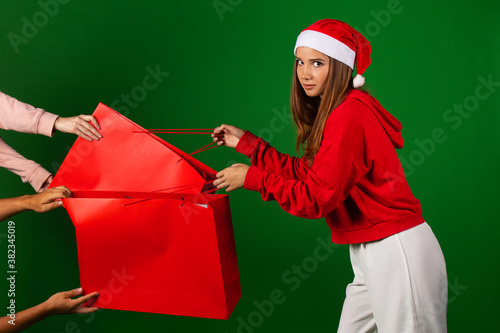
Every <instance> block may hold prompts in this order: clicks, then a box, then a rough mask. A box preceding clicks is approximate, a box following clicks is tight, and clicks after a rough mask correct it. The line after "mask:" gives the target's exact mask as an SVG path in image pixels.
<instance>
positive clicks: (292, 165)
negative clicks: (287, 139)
mask: <svg viewBox="0 0 500 333" xmlns="http://www.w3.org/2000/svg"><path fill="white" fill-rule="evenodd" d="M236 151H237V152H239V153H242V154H243V155H246V156H248V157H250V159H251V163H252V165H253V166H256V167H257V168H259V169H262V170H266V171H270V172H273V173H276V174H279V175H281V176H283V177H285V178H290V179H297V180H304V179H305V178H306V177H307V173H308V171H309V169H310V168H309V163H308V162H307V160H306V159H305V158H299V157H293V156H290V155H288V154H282V153H280V152H278V151H277V150H276V149H275V148H274V147H272V146H271V145H269V143H267V142H266V141H264V140H263V139H262V138H259V137H257V136H255V135H254V134H252V133H251V132H249V131H246V132H245V134H243V135H242V136H241V138H240V141H239V142H238V145H237V146H236Z"/></svg>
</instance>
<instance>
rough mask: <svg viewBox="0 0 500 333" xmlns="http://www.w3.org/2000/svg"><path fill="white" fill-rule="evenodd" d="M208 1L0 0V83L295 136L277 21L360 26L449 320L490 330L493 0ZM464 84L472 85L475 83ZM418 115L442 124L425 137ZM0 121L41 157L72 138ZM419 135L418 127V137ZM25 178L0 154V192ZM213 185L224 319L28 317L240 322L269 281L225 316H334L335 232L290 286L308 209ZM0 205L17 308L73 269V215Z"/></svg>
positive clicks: (224, 151) (319, 325) (226, 158)
mask: <svg viewBox="0 0 500 333" xmlns="http://www.w3.org/2000/svg"><path fill="white" fill-rule="evenodd" d="M47 2H51V1H47ZM42 3H43V0H42ZM218 3H219V4H225V6H226V7H225V8H223V9H219V12H218V10H217V9H216V6H215V5H214V1H213V0H206V1H158V0H155V1H152V0H150V1H143V2H139V1H129V0H120V1H117V0H114V1H69V2H68V1H66V3H65V4H61V5H60V6H59V9H58V12H57V13H56V14H55V15H53V17H48V20H47V22H43V14H40V13H39V12H40V11H43V9H42V6H41V4H40V3H38V2H37V1H14V0H3V1H0V17H1V19H0V90H1V91H3V92H5V93H7V94H9V95H11V96H15V97H16V98H17V99H19V100H21V101H24V102H26V103H30V104H32V105H34V106H37V107H40V108H44V109H45V110H47V111H50V112H53V113H56V114H59V115H61V116H73V115H77V114H90V113H92V112H93V110H94V109H95V107H96V106H97V104H98V103H99V102H103V103H105V104H108V105H111V104H112V103H113V102H114V101H115V100H117V99H118V102H115V106H116V107H117V108H120V110H121V111H125V113H126V114H127V116H128V117H129V118H130V119H132V120H133V121H135V122H137V123H138V124H140V125H142V126H143V127H145V128H157V127H168V128H177V127H179V128H200V127H201V128H205V127H215V126H217V125H219V124H221V123H229V124H233V125H236V126H239V127H242V128H244V129H249V130H251V131H253V132H254V133H256V134H260V135H262V136H264V137H265V139H267V140H268V141H269V142H270V143H271V144H272V145H273V146H275V147H277V148H278V150H280V151H282V152H286V153H291V154H295V151H294V145H295V136H294V133H295V132H294V128H293V125H292V123H291V121H290V117H289V116H288V114H289V103H288V99H289V90H290V82H291V73H292V65H293V61H294V57H293V53H292V51H293V46H294V43H295V38H296V37H297V35H298V33H299V32H300V31H301V30H302V29H304V28H305V27H307V26H308V25H309V24H311V23H313V22H314V21H316V20H318V19H321V18H326V17H331V18H336V19H340V20H343V21H346V22H348V23H349V24H350V25H352V26H353V27H356V28H358V29H359V30H360V31H361V32H362V33H364V34H365V36H366V37H367V38H368V39H369V40H370V41H371V43H372V65H371V66H370V67H369V68H368V70H367V71H366V73H365V77H366V80H367V84H366V87H367V88H368V90H369V91H370V92H372V93H373V94H374V96H375V97H376V98H377V99H379V101H380V102H381V103H382V105H384V106H385V107H386V108H387V109H388V110H389V111H390V112H391V113H393V114H394V115H395V116H396V117H397V118H398V119H400V120H401V122H402V123H403V126H404V128H403V135H404V138H405V140H406V144H405V147H404V148H403V149H402V150H400V151H399V152H398V154H399V156H400V158H401V160H402V161H406V164H407V166H406V167H405V171H406V173H407V178H408V182H409V183H410V186H411V188H412V190H413V192H414V194H415V196H416V197H417V198H418V199H420V201H421V203H422V207H423V210H424V217H425V219H426V220H427V221H428V223H429V224H430V225H431V227H432V228H433V230H434V232H435V234H436V236H437V237H438V239H439V241H440V244H441V246H442V249H443V252H444V255H445V257H446V262H447V270H448V277H449V283H450V290H449V298H450V303H449V310H448V326H449V331H450V332H493V331H496V329H497V326H498V325H497V324H496V321H495V318H496V317H497V310H498V299H499V297H500V292H499V288H497V286H496V282H495V281H497V280H498V274H499V273H500V264H499V260H498V254H499V250H498V248H497V246H496V245H497V244H496V243H497V241H498V235H499V230H500V229H499V227H498V220H499V219H498V216H497V214H496V208H497V206H498V195H497V187H498V185H499V184H500V182H499V176H498V170H499V169H500V158H499V153H498V145H499V144H500V139H499V128H500V127H499V126H500V122H499V112H498V107H499V105H500V92H499V91H498V90H500V87H499V84H498V83H497V85H496V86H493V87H490V89H491V91H488V90H487V87H485V86H484V84H482V83H481V82H482V81H481V80H480V78H481V77H483V78H485V79H486V80H487V79H488V77H490V80H492V81H494V82H499V81H500V71H499V68H498V59H499V56H500V52H499V44H500V43H499V42H498V35H499V33H500V26H499V24H498V13H500V5H499V3H498V2H497V1H474V2H472V1H410V0H401V1H377V2H374V1H351V2H348V1H344V2H338V1H335V2H334V1H295V0H293V1H290V0H288V1H272V2H271V1H262V0H260V1H256V0H255V1H246V0H243V1H240V0H231V1H230V0H221V1H219V2H218ZM34 17H35V20H39V21H36V22H38V24H39V25H40V27H39V28H38V31H37V33H36V35H35V36H31V37H30V38H26V41H27V43H25V44H20V45H18V50H17V51H18V52H15V48H14V47H13V45H12V43H11V42H10V41H9V38H8V36H9V33H14V34H17V35H19V36H22V29H23V26H24V25H25V24H26V23H25V21H26V20H27V21H29V22H32V23H33V22H34V21H33V20H34ZM23 18H25V19H24V21H23ZM42 23H45V24H42ZM148 66H150V67H151V68H155V67H156V66H159V67H160V69H161V71H163V72H168V73H170V74H169V76H168V77H167V78H165V80H164V81H163V82H162V83H161V84H159V85H158V87H157V88H156V89H153V90H151V91H148V93H147V96H146V97H145V98H144V99H141V100H140V101H137V103H136V105H134V106H135V107H133V108H132V107H129V108H128V110H125V108H124V107H125V105H126V104H125V103H124V102H122V101H120V98H121V95H122V94H130V93H131V92H132V91H133V90H134V88H135V89H136V90H135V91H138V90H137V89H140V88H136V87H137V86H141V85H142V80H143V78H144V77H145V76H146V75H147V70H146V67H148ZM477 89H479V90H477ZM476 91H479V92H480V94H483V95H485V94H487V93H488V94H489V95H488V96H487V97H484V98H482V99H481V100H479V99H478V98H476V97H475V94H476ZM476 102H477V103H476ZM464 103H465V105H466V107H467V108H468V109H469V110H471V112H470V113H467V114H465V116H459V115H458V113H452V114H451V113H449V112H450V111H447V110H450V109H452V108H453V106H454V105H455V104H456V105H462V104H464ZM447 115H448V116H451V115H453V117H454V118H446V117H447ZM459 121H460V123H459ZM436 128H440V129H442V131H443V132H444V133H445V138H446V139H445V140H444V142H443V140H441V141H440V142H438V143H436V142H435V143H434V147H432V144H430V143H429V140H430V139H431V138H432V134H431V133H432V132H433V131H434V130H435V129H436ZM0 135H1V136H2V137H3V138H4V139H5V140H6V141H7V142H8V143H9V144H10V145H11V146H13V147H14V148H15V149H17V150H18V151H19V152H21V153H22V154H23V155H25V156H26V157H28V158H30V159H33V160H35V161H37V162H39V163H41V164H42V165H43V166H44V167H45V168H46V169H48V170H50V171H51V172H55V171H56V169H57V165H58V163H60V162H61V161H62V160H63V159H64V157H65V155H66V153H67V149H68V148H69V146H70V145H71V144H72V143H73V142H74V140H75V137H74V136H73V135H70V134H62V133H57V134H56V135H55V137H54V138H46V137H42V136H35V135H31V134H23V133H14V132H7V131H3V130H2V131H1V132H0ZM164 138H165V139H166V140H168V141H169V142H171V143H173V144H174V145H176V146H178V147H179V148H181V149H183V150H184V151H188V152H189V151H193V150H195V149H197V148H199V147H201V146H203V145H205V144H207V143H209V142H210V138H209V137H208V136H207V137H202V136H201V137H200V136H194V137H191V136H190V137H186V136H175V135H173V136H168V137H165V136H164ZM419 142H420V143H422V142H424V143H427V145H424V146H423V147H424V148H422V144H419ZM197 158H198V159H199V160H201V161H202V162H203V163H205V164H207V165H208V166H210V167H212V168H213V169H216V170H222V169H223V168H225V167H226V166H228V165H231V164H232V163H235V162H243V163H248V159H247V158H246V157H244V156H242V155H239V154H237V153H236V152H234V150H232V149H229V148H225V147H221V148H217V149H213V150H209V151H207V152H203V153H200V154H199V155H197ZM131 177H133V175H131ZM124 182H126V179H124ZM32 191H33V190H32V188H31V187H30V186H29V185H27V184H23V183H21V181H20V179H19V178H18V177H17V176H16V175H14V174H11V173H10V172H8V171H6V170H4V169H2V170H0V197H11V196H19V195H23V194H27V193H32ZM230 200H231V210H232V217H233V224H234V232H235V239H236V246H237V253H238V261H239V268H240V276H241V283H242V293H243V295H242V298H241V300H240V302H239V304H238V305H237V307H236V309H235V311H234V312H233V314H232V316H231V318H230V319H229V320H228V321H222V320H210V319H200V318H189V317H178V316H170V315H159V314H149V313H136V312H126V311H116V310H102V311H99V312H97V313H96V314H94V315H85V316H78V315H72V316H57V317H51V318H49V319H47V320H45V321H43V322H40V323H39V324H37V325H35V326H33V327H32V328H31V329H29V330H28V331H29V332H53V333H56V332H122V331H123V332H138V331H142V332H151V331H162V332H181V331H182V332H237V331H238V327H239V325H240V322H241V320H243V321H245V322H247V323H248V318H249V316H250V317H251V318H254V319H253V320H254V323H255V318H256V317H255V311H257V307H256V305H255V303H254V301H257V302H261V301H263V300H268V299H269V297H270V293H271V291H273V290H275V289H280V290H282V291H283V292H284V295H285V297H286V300H285V301H284V302H283V303H282V304H279V305H276V306H275V308H274V311H273V313H272V314H271V315H269V316H265V317H263V321H262V322H261V323H259V324H260V325H257V327H251V329H250V330H248V329H247V330H244V329H242V328H240V329H239V331H240V332H247V331H253V332H285V331H287V332H332V331H333V332H334V331H336V327H337V325H338V320H339V317H340V311H341V308H342V302H343V299H344V292H345V286H346V284H347V283H348V282H350V280H351V279H352V271H351V267H350V262H349V258H348V247H347V246H345V245H344V246H339V247H335V248H334V251H333V253H332V254H331V255H330V256H329V257H328V260H326V261H323V262H319V263H318V266H317V268H316V269H315V270H314V271H313V272H311V273H310V274H309V276H308V277H307V278H306V279H302V280H301V283H300V286H299V288H297V289H296V290H291V289H290V287H291V286H292V285H291V284H290V283H286V282H285V281H284V280H283V279H282V276H283V274H284V273H285V272H287V271H288V270H290V269H291V268H292V267H293V265H301V264H302V263H303V261H304V260H306V261H307V258H310V257H311V256H312V255H313V252H314V249H315V248H316V247H317V246H318V244H320V243H319V242H318V237H320V238H323V239H325V240H326V239H327V238H328V234H329V229H328V227H327V226H326V223H325V222H324V220H305V219H300V218H296V217H293V216H291V215H289V214H287V213H285V212H284V211H282V210H281V209H280V208H279V206H278V205H277V204H276V203H275V202H263V201H262V200H261V199H260V196H259V194H258V193H255V192H249V191H245V190H239V191H236V192H233V193H231V194H230ZM13 220H14V221H15V222H16V235H17V242H16V244H17V253H16V255H17V267H18V275H17V284H16V288H17V297H16V301H17V307H18V309H24V308H27V307H30V306H33V305H35V304H38V303H40V302H42V301H44V300H45V299H47V298H48V297H49V296H50V295H52V294H53V293H55V292H58V291H63V290H68V289H72V288H75V287H77V286H78V285H79V278H78V276H79V275H78V264H77V253H76V244H75V235H74V227H73V225H72V223H71V221H70V219H69V217H68V216H67V214H66V212H65V211H64V209H62V208H61V209H57V210H55V211H51V212H49V213H46V214H43V215H41V214H36V213H32V212H26V213H22V214H20V215H18V216H16V217H14V218H13ZM6 231H7V225H6V222H2V223H0V241H1V243H0V267H4V268H0V309H3V310H0V315H4V314H5V311H6V310H5V307H6V306H7V285H6V283H5V275H6V268H5V267H6V263H7V243H6V238H5V235H6ZM252 316H253V317H252ZM251 320H252V319H251Z"/></svg>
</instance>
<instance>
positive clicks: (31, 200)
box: [22, 186, 71, 213]
mask: <svg viewBox="0 0 500 333" xmlns="http://www.w3.org/2000/svg"><path fill="white" fill-rule="evenodd" d="M69 197H71V191H70V190H69V188H67V187H66V186H57V187H53V188H49V189H48V190H46V191H43V192H42V193H38V194H33V195H26V196H24V197H22V198H23V201H24V204H23V206H24V208H25V209H27V210H33V211H35V212H37V213H45V212H48V211H49V210H52V209H54V208H57V207H59V206H62V201H56V200H57V199H62V198H69Z"/></svg>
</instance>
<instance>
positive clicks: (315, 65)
mask: <svg viewBox="0 0 500 333" xmlns="http://www.w3.org/2000/svg"><path fill="white" fill-rule="evenodd" d="M313 65H314V67H321V66H323V63H322V62H319V61H315V62H313Z"/></svg>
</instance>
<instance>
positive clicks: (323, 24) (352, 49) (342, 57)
mask: <svg viewBox="0 0 500 333" xmlns="http://www.w3.org/2000/svg"><path fill="white" fill-rule="evenodd" d="M301 46H306V47H310V48H312V49H315V50H316V51H319V52H321V53H324V54H326V55H327V56H329V57H331V58H333V59H336V60H338V61H340V62H342V63H344V64H346V65H347V66H349V67H350V68H351V69H352V70H353V71H354V64H356V72H357V75H356V76H355V78H354V80H353V85H354V88H359V87H361V86H362V85H363V84H364V83H365V78H364V77H363V76H362V74H363V73H364V72H365V70H366V69H367V68H368V66H369V65H370V53H371V46H370V42H369V41H368V40H367V39H366V38H365V37H364V36H363V35H362V34H361V33H360V32H358V31H357V30H355V29H353V28H352V27H351V26H350V25H348V24H347V23H344V22H341V21H338V20H333V19H324V20H319V21H317V22H315V23H313V24H312V25H310V26H309V27H307V28H306V29H304V30H303V31H302V32H301V33H300V34H299V36H298V37H297V42H296V43H295V48H294V51H293V53H294V54H295V55H296V54H297V48H299V47H301Z"/></svg>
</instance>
